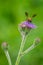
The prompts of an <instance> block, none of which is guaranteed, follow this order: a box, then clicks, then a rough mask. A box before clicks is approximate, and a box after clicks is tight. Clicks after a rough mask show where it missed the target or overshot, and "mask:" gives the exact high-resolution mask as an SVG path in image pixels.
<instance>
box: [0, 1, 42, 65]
mask: <svg viewBox="0 0 43 65" xmlns="http://www.w3.org/2000/svg"><path fill="white" fill-rule="evenodd" d="M25 11H27V12H28V13H29V16H32V15H33V14H34V13H35V14H37V16H36V17H35V18H34V19H33V20H32V21H33V23H34V24H36V26H37V29H34V30H32V31H31V32H30V33H29V36H28V38H27V41H26V44H25V47H24V50H25V49H26V48H28V47H29V46H30V45H31V44H32V43H33V41H34V39H35V38H36V37H40V39H41V42H40V45H39V46H37V47H36V48H35V49H33V50H32V51H31V52H30V53H28V54H27V55H25V56H24V57H23V58H22V59H21V61H20V64H19V65H43V0H0V65H8V61H7V59H6V56H5V54H4V51H3V50H2V48H1V44H2V42H7V43H8V44H9V53H10V56H11V60H12V65H15V61H16V58H17V55H18V51H19V47H20V43H21V35H20V33H19V31H18V24H19V23H20V22H22V21H24V20H25Z"/></svg>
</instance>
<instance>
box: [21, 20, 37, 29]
mask: <svg viewBox="0 0 43 65" xmlns="http://www.w3.org/2000/svg"><path fill="white" fill-rule="evenodd" d="M20 27H22V28H23V27H27V28H31V29H32V28H36V26H35V25H34V24H32V23H31V22H28V21H24V22H22V23H21V24H20Z"/></svg>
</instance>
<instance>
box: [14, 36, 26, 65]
mask: <svg viewBox="0 0 43 65" xmlns="http://www.w3.org/2000/svg"><path fill="white" fill-rule="evenodd" d="M25 40H26V37H25V36H23V38H22V43H21V46H20V50H19V53H18V57H17V60H16V63H15V65H19V62H20V60H21V53H22V51H23V48H24V45H25Z"/></svg>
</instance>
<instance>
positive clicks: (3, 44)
mask: <svg viewBox="0 0 43 65" xmlns="http://www.w3.org/2000/svg"><path fill="white" fill-rule="evenodd" d="M2 48H3V49H4V50H7V49H8V44H7V43H6V42H3V43H2Z"/></svg>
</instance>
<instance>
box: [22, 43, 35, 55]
mask: <svg viewBox="0 0 43 65" xmlns="http://www.w3.org/2000/svg"><path fill="white" fill-rule="evenodd" d="M34 48H35V46H34V44H33V45H31V46H30V47H29V48H28V49H26V50H25V51H24V52H22V54H21V55H22V56H24V55H25V54H27V53H29V52H30V51H31V50H32V49H34Z"/></svg>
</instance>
